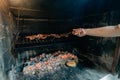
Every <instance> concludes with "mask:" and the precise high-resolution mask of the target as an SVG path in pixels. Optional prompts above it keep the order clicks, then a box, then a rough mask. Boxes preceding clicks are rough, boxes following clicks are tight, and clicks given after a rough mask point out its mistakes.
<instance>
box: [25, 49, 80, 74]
mask: <svg viewBox="0 0 120 80" xmlns="http://www.w3.org/2000/svg"><path fill="white" fill-rule="evenodd" d="M70 60H71V61H73V60H74V61H75V62H76V63H77V62H78V58H77V56H75V55H73V54H72V53H69V52H63V51H57V52H55V53H53V54H44V53H43V54H42V55H40V56H37V57H34V58H31V59H30V60H29V61H27V62H26V63H25V65H26V66H25V67H24V69H23V73H24V75H30V76H33V75H34V74H36V73H37V75H38V76H41V74H43V75H44V74H46V73H53V72H55V71H57V70H59V69H61V67H63V66H64V67H65V66H66V65H65V64H66V62H68V61H70Z"/></svg>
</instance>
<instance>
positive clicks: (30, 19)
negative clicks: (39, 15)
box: [16, 18, 72, 21]
mask: <svg viewBox="0 0 120 80" xmlns="http://www.w3.org/2000/svg"><path fill="white" fill-rule="evenodd" d="M16 20H17V21H18V20H20V21H22V20H23V21H72V19H62V20H60V19H35V18H16Z"/></svg>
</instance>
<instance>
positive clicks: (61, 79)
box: [13, 51, 107, 80]
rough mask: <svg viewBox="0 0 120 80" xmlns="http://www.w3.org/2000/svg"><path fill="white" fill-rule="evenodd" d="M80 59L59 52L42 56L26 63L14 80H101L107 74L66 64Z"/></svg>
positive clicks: (70, 54) (100, 70) (99, 70)
mask: <svg viewBox="0 0 120 80" xmlns="http://www.w3.org/2000/svg"><path fill="white" fill-rule="evenodd" d="M69 60H75V61H76V63H78V57H77V56H75V55H73V54H72V53H69V52H63V51H57V52H55V53H53V54H45V53H43V54H41V55H39V56H37V57H34V58H31V59H30V60H28V61H26V62H25V66H24V68H23V71H22V72H19V73H13V74H14V79H13V80H99V79H100V78H102V77H103V76H105V74H107V73H106V72H105V71H103V69H98V70H95V69H89V68H85V67H84V68H83V66H82V65H77V66H75V67H69V66H67V65H66V62H67V61H69Z"/></svg>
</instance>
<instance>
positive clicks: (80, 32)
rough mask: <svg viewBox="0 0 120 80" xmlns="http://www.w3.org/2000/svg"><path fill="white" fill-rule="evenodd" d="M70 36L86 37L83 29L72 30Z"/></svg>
mask: <svg viewBox="0 0 120 80" xmlns="http://www.w3.org/2000/svg"><path fill="white" fill-rule="evenodd" d="M72 34H73V35H76V36H78V37H83V36H85V35H86V31H85V29H83V28H78V29H73V31H72Z"/></svg>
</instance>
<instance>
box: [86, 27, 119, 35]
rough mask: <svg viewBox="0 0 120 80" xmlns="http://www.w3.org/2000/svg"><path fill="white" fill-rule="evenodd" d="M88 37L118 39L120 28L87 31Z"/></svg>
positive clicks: (101, 28)
mask: <svg viewBox="0 0 120 80" xmlns="http://www.w3.org/2000/svg"><path fill="white" fill-rule="evenodd" d="M85 31H86V35H89V36H99V37H117V36H120V26H119V25H117V26H105V27H100V28H93V29H85Z"/></svg>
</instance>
